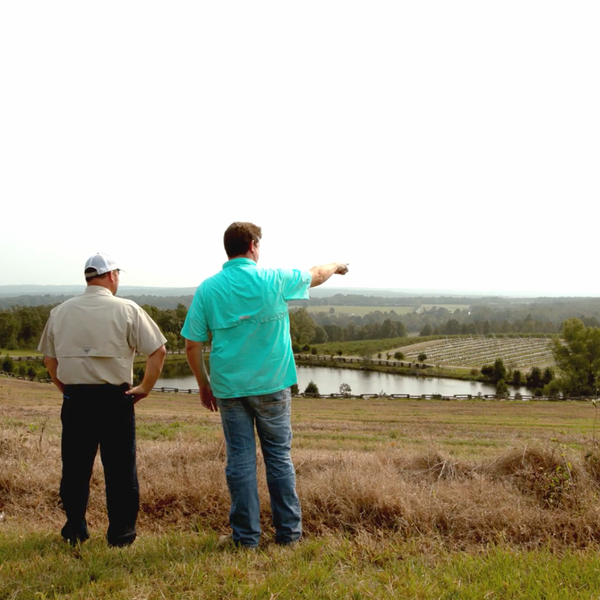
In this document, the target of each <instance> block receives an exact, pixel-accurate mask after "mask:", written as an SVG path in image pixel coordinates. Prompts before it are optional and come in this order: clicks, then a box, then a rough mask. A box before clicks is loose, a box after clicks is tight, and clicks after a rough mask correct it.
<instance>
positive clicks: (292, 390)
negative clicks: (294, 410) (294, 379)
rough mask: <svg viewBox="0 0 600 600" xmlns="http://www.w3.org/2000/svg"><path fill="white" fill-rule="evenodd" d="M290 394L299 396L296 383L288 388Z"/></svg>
mask: <svg viewBox="0 0 600 600" xmlns="http://www.w3.org/2000/svg"><path fill="white" fill-rule="evenodd" d="M290 392H291V393H292V396H298V395H299V394H300V390H299V389H298V384H297V383H294V384H293V385H292V386H291V387H290Z"/></svg>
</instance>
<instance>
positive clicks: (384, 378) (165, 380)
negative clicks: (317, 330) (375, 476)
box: [156, 361, 530, 396]
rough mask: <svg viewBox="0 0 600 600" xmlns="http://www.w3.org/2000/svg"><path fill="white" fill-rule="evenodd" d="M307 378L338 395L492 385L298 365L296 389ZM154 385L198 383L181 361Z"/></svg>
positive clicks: (484, 390)
mask: <svg viewBox="0 0 600 600" xmlns="http://www.w3.org/2000/svg"><path fill="white" fill-rule="evenodd" d="M310 381H313V382H314V383H316V384H317V387H318V388H319V392H320V393H321V394H337V393H339V390H340V385H342V383H347V384H348V385H349V386H350V388H351V390H352V392H351V393H352V394H379V393H380V392H384V393H385V394H388V395H389V394H411V395H422V394H441V395H442V396H454V395H462V394H472V395H477V394H479V393H481V394H493V393H494V391H495V388H494V386H493V385H490V384H486V383H480V382H478V381H460V380H458V379H444V378H441V377H411V376H409V375H394V374H392V373H380V372H377V371H359V370H355V369H329V368H327V367H301V366H299V367H298V389H299V390H300V391H301V392H303V391H304V390H305V389H306V386H307V385H308V384H309V382H310ZM156 387H172V388H179V389H197V388H198V384H197V383H196V379H195V378H194V376H193V375H192V372H191V370H190V368H189V366H188V365H187V363H185V362H184V361H181V362H177V363H170V364H168V365H165V369H164V371H163V373H162V375H161V378H160V379H159V380H158V382H157V383H156ZM516 392H519V393H521V394H523V395H529V394H530V392H529V391H528V390H527V389H526V388H514V387H512V386H509V393H510V395H511V396H512V395H514V394H515V393H516Z"/></svg>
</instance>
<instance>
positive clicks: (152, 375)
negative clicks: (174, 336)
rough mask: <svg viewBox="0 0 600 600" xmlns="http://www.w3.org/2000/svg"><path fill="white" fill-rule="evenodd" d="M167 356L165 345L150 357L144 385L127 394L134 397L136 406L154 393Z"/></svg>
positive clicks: (137, 386) (141, 384)
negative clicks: (153, 389)
mask: <svg viewBox="0 0 600 600" xmlns="http://www.w3.org/2000/svg"><path fill="white" fill-rule="evenodd" d="M166 355H167V349H166V348H165V346H164V345H163V346H161V347H160V348H157V349H156V350H155V351H154V352H153V353H152V354H150V356H148V360H147V361H146V369H145V371H144V379H142V383H140V385H136V386H135V387H133V388H131V389H130V390H128V391H126V392H125V394H127V395H128V396H133V403H134V404H135V403H136V402H139V401H140V400H141V399H142V398H145V397H146V396H147V395H148V394H149V393H150V392H151V391H152V388H153V387H154V385H155V384H156V380H157V379H158V378H159V376H160V372H161V371H162V368H163V364H164V362H165V356H166Z"/></svg>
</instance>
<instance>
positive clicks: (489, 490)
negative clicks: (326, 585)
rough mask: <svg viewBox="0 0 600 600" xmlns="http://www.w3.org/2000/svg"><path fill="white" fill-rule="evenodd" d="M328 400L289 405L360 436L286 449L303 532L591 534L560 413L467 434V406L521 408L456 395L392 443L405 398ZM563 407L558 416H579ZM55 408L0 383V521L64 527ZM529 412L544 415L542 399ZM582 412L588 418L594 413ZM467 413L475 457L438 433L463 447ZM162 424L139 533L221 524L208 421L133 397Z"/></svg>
mask: <svg viewBox="0 0 600 600" xmlns="http://www.w3.org/2000/svg"><path fill="white" fill-rule="evenodd" d="M338 402H339V404H338V405H337V406H338V407H339V408H340V413H341V414H343V416H342V417H341V418H340V420H339V421H336V420H335V415H334V413H335V406H336V405H335V404H331V403H323V404H322V405H320V410H321V411H322V412H321V414H319V405H317V404H312V405H310V406H308V405H306V404H304V405H301V404H297V409H298V410H297V413H299V414H300V416H304V417H305V419H303V427H302V428H301V429H304V430H305V431H307V433H308V431H309V429H310V427H309V426H308V425H307V423H308V422H310V423H314V424H315V425H317V424H318V425H319V426H320V428H319V427H315V428H314V431H319V432H320V433H323V432H325V433H327V432H339V431H341V432H346V433H348V432H350V433H351V434H352V436H358V437H357V438H356V439H358V442H357V441H356V439H355V437H352V438H351V439H350V440H349V441H348V443H347V444H345V445H344V444H342V446H341V447H340V448H336V449H332V448H330V447H328V445H327V444H324V445H323V446H322V447H315V446H316V445H317V444H316V442H315V440H312V441H311V443H310V444H307V443H305V444H300V445H299V446H298V445H297V446H296V448H295V450H294V462H295V464H296V467H297V474H298V490H299V494H300V496H301V501H302V509H303V515H304V527H305V532H306V534H307V535H322V534H326V533H332V532H334V533H335V532H338V533H339V532H344V533H345V534H351V535H362V534H363V533H364V534H368V535H371V536H376V537H377V536H386V535H394V536H400V537H404V538H407V539H408V538H411V539H427V538H429V539H436V540H441V541H442V542H443V543H445V544H448V545H449V546H451V547H453V548H467V547H471V546H473V545H481V544H488V543H508V544H515V545H519V546H526V547H538V546H541V545H550V546H552V547H561V546H564V545H566V544H568V545H571V546H576V547H585V546H590V545H596V544H598V543H599V542H600V518H599V517H600V514H599V512H600V511H599V508H598V494H599V492H600V483H599V481H600V479H599V474H600V453H598V452H597V451H596V449H595V445H594V444H593V443H591V442H590V437H589V436H587V434H585V432H583V433H582V432H581V431H580V430H579V429H578V430H577V431H576V432H572V433H568V432H567V433H561V432H560V430H559V428H560V427H561V426H563V425H564V424H563V423H562V422H561V421H559V422H558V426H557V427H555V428H552V427H551V426H550V425H549V423H548V422H547V421H544V423H543V427H542V428H540V429H539V430H538V431H537V433H533V434H531V435H529V434H528V435H527V436H526V434H525V431H527V432H530V430H531V424H530V418H531V416H532V415H533V413H531V411H529V412H527V411H528V409H524V410H525V412H524V413H523V414H525V415H526V416H527V419H526V420H525V421H524V422H523V423H522V424H521V425H519V424H512V425H511V424H509V425H506V424H505V425H502V424H500V423H499V419H498V417H497V415H490V424H489V427H488V428H486V426H485V425H483V424H482V425H481V427H480V428H479V430H477V428H476V427H473V423H472V421H473V419H474V417H475V416H476V413H477V412H478V411H479V412H480V413H481V412H482V411H485V412H487V413H488V414H489V412H490V411H491V410H492V408H491V407H494V408H493V410H496V411H506V412H505V413H503V414H504V420H505V421H510V419H509V418H508V417H509V416H510V415H511V414H512V413H514V412H515V411H518V410H520V407H519V405H513V406H512V407H511V406H508V405H506V404H504V406H501V405H500V403H497V405H496V404H494V405H491V404H490V403H482V402H481V403H478V404H477V403H472V404H469V405H460V404H458V403H454V409H455V410H454V411H452V407H449V403H441V402H440V403H437V406H438V407H439V410H440V411H442V410H444V411H448V415H453V417H454V425H453V424H452V422H451V421H452V419H450V417H448V418H447V419H446V420H445V423H444V419H443V418H442V417H441V416H440V414H439V413H437V414H436V416H435V419H433V420H434V421H435V423H433V427H432V429H431V430H429V431H428V434H427V437H426V439H420V443H418V444H417V443H415V444H413V445H412V446H411V444H410V443H409V441H408V440H404V442H403V443H402V444H400V443H396V441H390V440H395V439H397V437H396V436H397V432H398V428H399V424H398V423H399V421H403V420H404V421H410V419H411V418H413V417H415V410H416V409H415V405H414V404H411V403H407V402H401V401H398V402H396V403H395V404H393V405H392V404H389V407H392V409H393V411H394V414H393V416H394V418H391V417H390V415H389V413H386V415H387V420H386V417H385V415H384V414H383V413H382V412H381V413H380V414H379V415H378V416H380V418H379V419H378V420H377V421H374V420H372V419H371V416H372V414H373V413H372V412H371V411H372V410H375V409H374V408H373V407H374V405H373V404H372V403H371V404H367V403H363V404H356V403H355V404H354V407H355V408H356V409H357V410H358V409H359V408H361V410H362V409H364V412H363V414H362V417H360V418H359V417H357V413H355V414H354V416H353V417H352V418H351V416H349V413H348V412H347V409H348V403H344V402H343V401H338ZM382 406H383V405H382ZM546 406H547V408H548V410H549V411H550V413H553V411H556V410H557V408H556V405H546ZM573 406H575V405H573ZM573 406H571V409H570V411H569V412H568V413H565V414H570V415H571V416H572V418H577V419H578V420H581V418H582V417H581V415H580V414H577V415H576V414H575V413H576V412H577V411H576V410H575V411H574V410H573ZM59 407H60V397H59V395H58V393H56V392H55V391H54V390H53V389H52V388H51V387H50V386H43V385H40V384H31V383H26V382H15V381H12V380H10V381H7V380H0V512H4V514H5V525H3V526H7V525H8V526H10V524H11V523H12V524H14V525H15V526H19V527H23V526H25V527H27V528H40V529H47V528H54V529H58V528H59V526H60V525H61V524H62V522H63V514H62V511H61V508H60V499H59V497H58V483H59V479H60V448H59ZM432 407H433V408H435V407H436V403H435V402H429V403H427V404H425V403H422V404H421V406H420V421H421V422H422V421H424V420H425V421H426V419H427V415H430V416H432V417H433V415H434V413H435V410H432ZM567 408H569V407H565V408H564V409H565V410H566V409H567ZM383 410H384V408H381V407H380V411H383ZM535 410H536V411H538V410H539V411H543V406H541V405H539V406H538V407H536V409H535ZM403 411H404V412H403ZM375 414H377V413H376V411H375ZM537 414H538V413H537V412H536V413H535V415H537ZM554 414H555V417H556V414H558V413H554ZM461 415H462V417H461ZM467 415H468V418H467ZM574 415H575V416H574ZM463 417H464V418H463ZM589 417H590V423H591V422H592V421H593V414H591V413H590V415H589ZM361 418H362V422H363V428H362V433H363V434H364V435H365V436H366V437H368V438H369V439H371V442H370V444H371V445H370V446H369V449H368V450H363V449H360V448H361V443H360V427H358V426H357V423H358V422H359V421H360V419H361ZM565 418H566V417H565ZM536 419H537V416H536ZM386 422H387V425H385V424H386ZM465 422H468V423H469V425H468V432H470V433H469V435H470V437H469V438H468V439H469V440H472V441H475V442H477V441H478V440H480V436H481V431H482V430H484V431H486V432H487V433H488V435H489V436H492V435H496V437H494V438H493V440H496V441H497V445H496V446H491V448H492V450H487V451H486V452H484V453H480V454H479V455H477V454H476V453H473V452H459V453H455V452H453V451H452V447H451V446H449V447H445V445H444V441H445V440H446V437H447V436H448V435H451V436H452V437H453V439H455V440H456V438H457V437H460V436H461V435H462V436H463V438H461V439H462V441H463V442H464V443H467V442H466V440H467V437H466V436H467V432H466V431H464V430H463V428H464V426H465ZM578 423H579V421H578ZM163 426H164V427H166V428H167V429H166V431H171V430H174V429H173V428H174V427H179V429H176V434H175V435H174V437H173V438H172V439H167V438H168V436H166V434H165V435H160V434H158V433H157V435H158V438H157V439H148V435H146V437H144V435H142V436H140V439H139V441H138V467H139V477H140V483H141V496H142V506H141V512H140V530H141V531H142V532H143V531H144V530H145V531H151V532H163V531H166V530H168V529H172V528H181V529H185V530H195V529H200V530H202V529H214V530H217V531H226V530H227V519H228V510H229V497H228V492H227V487H226V482H225V476H224V465H225V453H224V448H223V444H222V435H221V432H220V424H219V419H218V416H217V415H213V414H209V413H207V412H206V411H204V412H203V411H202V410H201V409H200V408H199V407H198V403H197V401H196V399H195V398H193V397H179V398H177V399H173V398H165V397H164V396H160V395H154V396H151V397H150V398H148V399H146V401H145V402H143V403H142V404H140V406H139V410H138V429H139V430H140V431H141V432H142V433H143V432H154V431H155V429H156V428H160V427H163ZM168 427H171V429H168ZM386 427H387V429H386ZM578 427H579V425H578ZM156 430H157V431H158V429H156ZM508 430H510V433H509V432H508ZM432 431H433V432H434V433H432ZM461 432H462V433H461ZM413 434H414V431H413ZM375 435H379V436H380V438H376V437H374V436H375ZM390 435H391V436H392V437H390ZM557 436H558V437H560V438H561V440H558V438H557ZM561 436H562V437H561ZM490 439H492V438H490ZM377 440H379V441H377ZM515 442H517V443H515ZM259 462H260V457H259ZM259 485H260V495H261V502H262V506H263V514H262V521H263V526H264V528H265V530H267V531H268V530H269V528H270V523H269V521H270V513H269V508H268V507H269V503H268V492H267V486H266V482H265V480H264V474H263V470H262V465H261V468H260V469H259ZM103 488H104V484H103V481H102V470H101V467H100V465H97V466H96V469H95V471H94V476H93V479H92V485H91V496H90V506H89V512H88V516H89V522H90V525H91V527H92V528H93V529H96V530H98V529H100V530H102V529H103V528H105V527H106V516H105V505H104V489H103Z"/></svg>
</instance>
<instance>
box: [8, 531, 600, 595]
mask: <svg viewBox="0 0 600 600" xmlns="http://www.w3.org/2000/svg"><path fill="white" fill-rule="evenodd" d="M216 540H217V536H216V535H215V534H214V533H210V534H200V535H195V534H193V533H185V532H180V533H175V532H172V533H169V534H165V535H149V536H144V537H142V538H141V539H139V540H138V541H137V542H136V543H135V544H134V545H133V546H132V547H130V548H126V549H114V548H113V549H111V548H108V547H107V546H106V544H105V542H104V540H103V539H102V538H101V537H100V536H93V537H92V538H91V539H90V541H89V542H87V543H86V544H84V545H83V546H80V547H77V548H71V547H69V546H67V545H66V544H64V543H62V541H60V540H59V536H58V535H57V534H50V533H34V534H25V535H23V534H19V533H0V564H1V573H2V576H1V577H0V598H7V599H8V598H10V599H11V600H40V599H52V600H62V599H65V600H66V599H67V598H68V599H70V600H87V599H89V598H111V599H114V600H121V599H123V600H125V599H127V600H129V599H131V598H145V599H147V600H159V599H160V600H162V599H164V598H182V599H183V598H206V599H208V600H213V599H214V600H217V599H218V600H221V599H223V598H234V599H242V598H243V599H246V600H270V599H273V598H277V599H278V600H292V599H294V600H295V599H299V598H300V599H310V600H312V599H314V598H319V599H322V600H342V599H344V600H346V599H348V598H350V599H356V600H362V599H363V598H416V599H432V598H436V599H437V598H447V599H460V600H481V598H527V599H528V600H529V599H531V600H538V599H539V600H541V599H551V598H561V599H571V598H572V599H577V600H584V599H590V600H591V599H592V598H596V599H597V598H598V589H600V555H599V554H598V552H597V550H589V551H585V552H580V551H577V550H567V551H564V552H560V553H558V552H557V553H554V552H552V551H550V550H533V551H515V550H514V549H510V548H502V547H491V548H487V549H485V548H484V549H482V550H481V551H480V552H479V553H476V554H465V553H461V552H449V551H447V550H445V549H444V548H443V546H441V545H439V544H436V540H429V541H428V542H425V541H424V542H422V543H412V542H411V543H406V542H403V541H402V540H400V539H398V538H397V537H394V536H389V537H387V538H380V539H377V538H375V537H373V538H369V539H364V540H362V541H361V542H360V543H356V542H355V541H352V540H350V539H346V538H343V537H342V538H333V537H330V536H325V537H323V538H315V539H311V540H308V541H305V542H302V543H300V544H298V545H297V546H295V547H293V548H279V547H278V546H275V545H273V544H270V545H267V546H265V547H263V548H261V549H260V550H259V551H258V552H248V551H244V550H235V549H219V548H217V547H216Z"/></svg>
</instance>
